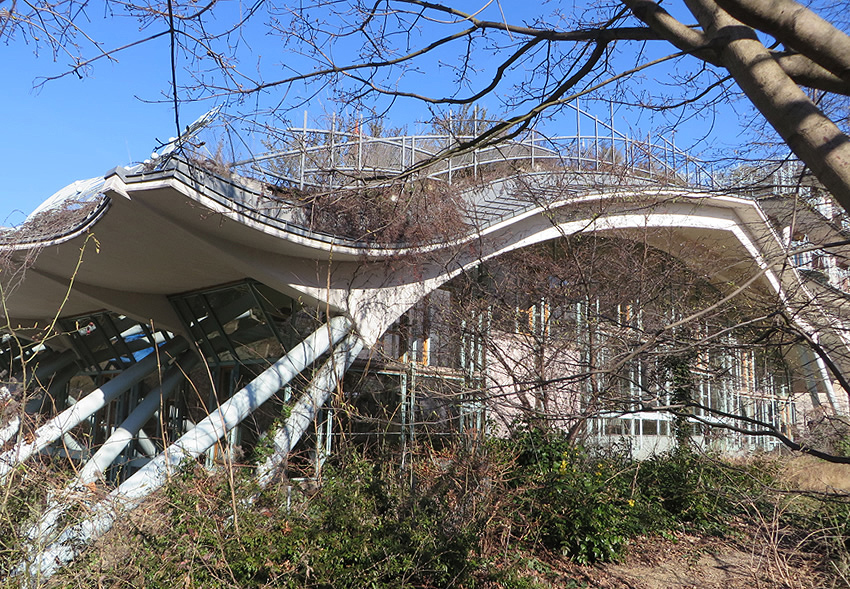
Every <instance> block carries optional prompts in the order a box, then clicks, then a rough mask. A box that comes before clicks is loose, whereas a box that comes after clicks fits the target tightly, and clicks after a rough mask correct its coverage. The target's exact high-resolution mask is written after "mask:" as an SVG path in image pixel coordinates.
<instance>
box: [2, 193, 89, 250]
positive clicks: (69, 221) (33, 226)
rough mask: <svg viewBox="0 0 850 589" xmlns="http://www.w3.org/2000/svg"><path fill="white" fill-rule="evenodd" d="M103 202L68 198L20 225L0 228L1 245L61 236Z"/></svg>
mask: <svg viewBox="0 0 850 589" xmlns="http://www.w3.org/2000/svg"><path fill="white" fill-rule="evenodd" d="M103 198H105V197H103ZM101 202H102V199H97V200H67V201H65V203H63V206H61V207H55V208H51V209H47V210H44V211H42V212H40V213H38V214H37V215H35V216H33V217H31V218H28V219H27V220H26V221H25V222H24V223H23V224H21V225H19V226H18V227H14V228H5V229H0V245H18V244H26V243H37V242H39V241H47V240H50V239H55V238H57V237H61V236H62V235H65V234H67V233H70V232H71V231H73V230H74V229H76V228H77V227H79V226H80V225H82V224H83V223H84V222H85V221H86V220H87V219H88V218H89V217H91V215H92V214H93V213H94V212H95V210H97V208H98V207H99V206H100V204H101Z"/></svg>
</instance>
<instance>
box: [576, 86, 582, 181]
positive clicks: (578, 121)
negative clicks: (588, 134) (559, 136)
mask: <svg viewBox="0 0 850 589" xmlns="http://www.w3.org/2000/svg"><path fill="white" fill-rule="evenodd" d="M575 108H576V145H577V146H578V147H577V150H576V151H577V152H578V168H579V169H581V106H580V103H579V100H578V98H576V106H575Z"/></svg>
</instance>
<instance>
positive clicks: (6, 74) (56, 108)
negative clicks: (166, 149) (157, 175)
mask: <svg viewBox="0 0 850 589" xmlns="http://www.w3.org/2000/svg"><path fill="white" fill-rule="evenodd" d="M167 51H168V47H167V45H166V44H165V43H157V42H153V43H151V44H149V45H147V46H145V47H144V48H140V49H139V50H135V51H132V50H131V51H127V52H125V53H123V54H122V55H121V56H120V57H119V59H120V63H118V64H110V63H102V64H100V65H99V66H98V67H97V68H95V69H94V70H93V71H92V72H91V75H90V76H88V77H85V78H84V79H82V80H80V79H79V78H77V77H71V76H68V77H65V78H62V79H60V80H55V81H51V82H48V83H47V84H45V85H44V86H43V87H42V88H41V89H40V90H36V89H34V88H33V85H34V83H36V82H37V78H39V77H41V76H45V75H51V74H52V73H53V72H57V71H61V70H62V69H63V68H62V66H64V65H65V64H66V63H67V61H59V62H56V63H54V62H53V61H52V59H51V56H50V55H49V54H42V55H40V56H39V57H36V56H35V55H34V54H33V46H32V45H26V44H23V43H20V42H12V43H10V44H7V45H5V46H2V47H0V52H2V55H3V59H2V60H0V77H2V79H3V80H4V83H3V92H0V108H2V111H3V112H4V113H5V115H6V116H5V124H4V125H3V126H2V132H0V133H2V141H0V224H3V225H14V224H17V223H20V222H21V221H23V219H24V217H25V216H26V214H28V213H29V212H31V211H32V210H33V209H34V208H35V207H36V206H37V205H38V204H39V203H41V202H42V201H43V200H44V199H46V198H47V197H49V196H50V195H51V194H53V193H54V192H56V191H57V190H59V189H60V188H62V187H63V186H65V185H66V184H69V183H71V182H73V181H74V180H77V179H81V178H89V177H94V176H98V175H102V174H103V173H104V172H106V171H107V170H109V169H111V168H113V167H115V166H117V165H123V164H127V163H129V162H131V161H134V160H142V159H145V158H146V157H148V155H149V154H150V150H151V149H152V148H153V146H154V145H155V144H156V142H155V139H156V138H157V137H161V138H164V139H167V138H168V136H169V135H173V134H174V123H173V115H172V111H171V109H170V106H169V105H167V104H145V103H143V102H141V101H140V100H139V99H138V98H136V97H137V96H138V97H140V98H146V99H157V98H158V96H157V95H158V91H159V89H160V88H163V87H167V86H166V83H167V79H168V78H167V75H168V74H167V72H166V71H165V70H164V69H163V68H162V67H159V66H160V65H161V64H162V63H167V62H166V61H165V60H164V58H167V55H168V53H167Z"/></svg>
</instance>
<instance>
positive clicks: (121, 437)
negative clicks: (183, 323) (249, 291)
mask: <svg viewBox="0 0 850 589" xmlns="http://www.w3.org/2000/svg"><path fill="white" fill-rule="evenodd" d="M197 363H198V356H197V355H196V354H195V353H194V352H191V351H188V352H185V353H184V354H183V355H182V356H181V357H180V358H179V359H178V360H177V362H175V364H174V365H173V366H172V367H171V368H169V369H168V372H167V373H166V374H165V376H164V377H163V380H162V384H161V385H160V386H158V387H156V388H155V389H153V390H152V391H151V392H150V393H148V394H147V396H145V399H144V400H143V401H142V402H141V403H139V404H138V405H137V406H136V408H135V409H133V411H132V412H131V413H130V415H128V416H127V419H125V420H124V421H123V422H122V423H121V425H119V426H118V427H117V428H116V429H115V431H114V432H113V434H112V435H111V436H109V438H107V440H106V441H105V442H104V443H103V445H102V446H101V447H100V449H99V450H98V451H97V452H95V454H94V455H93V456H92V457H91V458H90V459H89V461H88V462H86V464H85V466H83V468H82V469H81V470H80V471H79V472H78V473H77V476H76V477H74V479H73V480H72V481H71V482H70V483H68V484H67V485H66V486H65V489H64V490H63V491H61V492H60V493H59V494H58V495H57V496H56V497H55V498H54V499H53V500H51V501H50V502H49V504H48V507H47V509H46V510H45V511H44V513H43V514H42V516H41V517H40V518H39V520H38V521H37V522H36V523H35V524H34V525H33V526H32V527H30V529H29V530H28V531H27V533H26V535H27V536H28V537H29V539H30V544H31V545H32V546H33V548H36V549H37V548H38V547H39V546H42V545H43V544H44V542H45V540H47V539H48V537H49V536H50V535H51V534H52V533H53V529H54V528H55V526H56V522H57V520H58V519H59V518H60V517H61V516H62V514H64V513H65V512H66V511H67V509H68V507H70V505H69V503H71V502H72V501H74V498H75V495H76V494H77V493H78V492H84V489H82V488H83V487H84V486H85V485H88V484H90V483H93V482H95V481H97V480H98V478H100V477H101V476H102V475H103V473H104V472H105V471H106V469H107V468H108V467H109V465H110V464H112V462H113V461H114V460H115V459H116V458H117V457H118V455H119V454H120V453H121V452H122V451H123V450H124V448H126V447H127V444H129V443H130V442H131V441H132V440H133V437H134V436H135V435H136V433H137V432H138V431H139V430H140V429H141V428H142V426H143V425H144V424H145V423H147V422H148V421H149V420H150V419H151V417H153V414H154V413H155V412H156V411H157V409H159V408H160V407H161V404H162V401H164V400H165V399H167V398H168V397H169V396H170V395H171V393H173V392H174V390H175V389H176V388H177V386H178V385H179V384H180V383H181V382H183V381H184V380H185V373H186V372H187V371H189V370H191V369H192V368H193V367H194V366H195V364H197Z"/></svg>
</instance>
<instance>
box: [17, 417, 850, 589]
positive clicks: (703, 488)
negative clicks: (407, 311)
mask: <svg viewBox="0 0 850 589" xmlns="http://www.w3.org/2000/svg"><path fill="white" fill-rule="evenodd" d="M401 458H402V457H401V456H400V455H398V453H397V452H396V451H394V450H393V449H391V448H386V447H374V448H368V449H367V448H363V447H356V446H350V447H348V448H347V449H346V450H345V451H343V452H341V453H339V454H338V455H337V456H336V457H335V458H333V459H332V461H331V462H329V463H328V464H327V465H326V466H325V468H324V470H323V472H322V476H321V479H320V480H319V481H307V480H300V481H299V480H281V481H278V483H277V484H276V485H274V486H272V487H270V488H267V489H265V490H262V491H261V490H260V489H258V488H257V487H256V486H255V483H254V479H253V476H252V469H251V468H250V467H239V466H233V467H232V468H226V467H220V468H218V469H216V470H214V471H208V470H205V469H202V468H201V467H200V466H197V465H195V464H191V465H187V466H186V468H185V469H184V471H183V473H182V474H181V475H180V476H178V477H175V478H174V479H172V481H171V482H170V484H169V485H168V486H167V488H166V489H165V490H163V491H162V492H160V493H159V494H158V495H156V496H155V497H154V498H152V499H150V500H149V501H148V502H147V503H146V504H145V505H144V506H143V507H142V508H141V509H139V510H136V512H134V513H132V514H129V515H127V516H126V518H125V520H124V521H125V524H124V525H120V526H117V527H116V529H114V530H113V531H112V532H111V533H110V534H109V535H107V536H106V537H105V538H104V539H103V540H101V541H100V542H99V543H98V544H97V545H96V546H95V547H93V548H92V549H91V550H90V551H89V552H88V553H87V554H86V556H85V557H84V558H82V559H80V561H78V562H77V563H75V564H74V565H73V567H72V568H71V569H68V570H66V571H64V572H63V574H61V575H59V576H58V577H56V578H54V579H52V580H51V581H50V583H49V586H56V587H60V586H61V587H129V586H133V587H151V588H155V587H163V588H165V587H169V588H170V587H175V586H182V587H222V588H224V587H234V588H235V587H239V588H248V587H257V588H259V587H292V588H295V587H311V588H334V589H339V588H346V587H351V588H355V587H356V588H362V587H372V588H387V589H389V588H393V589H397V588H405V587H410V588H414V587H470V588H472V587H493V588H497V587H500V588H517V589H519V588H529V589H531V588H545V587H559V588H560V587H649V588H660V587H687V586H694V585H697V586H700V587H711V586H717V587H721V586H722V587H724V588H726V589H728V588H729V587H833V586H834V587H843V586H847V577H846V575H847V571H848V570H849V569H848V565H850V553H848V545H850V542H848V540H850V529H848V527H850V523H848V522H850V502H848V497H847V496H845V495H843V494H841V493H837V492H835V490H834V489H826V488H825V487H824V486H823V485H822V483H820V482H819V481H817V480H815V479H816V478H817V474H818V472H819V470H820V466H819V465H820V463H816V462H813V463H805V464H803V465H802V466H801V465H799V461H796V460H792V459H790V458H787V457H786V458H780V459H777V458H770V459H768V458H763V459H751V460H748V461H740V462H735V463H731V462H728V461H726V462H724V461H721V460H719V459H717V458H716V457H713V456H707V455H702V454H699V453H697V452H696V451H694V450H692V449H689V448H688V447H687V446H685V447H684V448H681V449H678V450H676V451H674V452H672V453H669V454H666V455H663V456H658V457H656V458H652V459H650V460H647V461H643V462H635V461H631V460H628V459H626V458H625V457H623V456H622V455H621V454H619V453H618V452H616V451H613V450H606V451H605V452H602V451H599V450H590V449H585V448H583V447H580V446H575V445H573V444H571V443H568V441H567V440H566V439H565V438H564V437H562V436H561V435H560V434H558V433H555V432H551V431H545V430H541V429H535V428H524V429H522V430H521V431H520V432H519V433H518V434H516V435H515V436H514V437H513V438H512V439H510V440H494V441H491V442H489V443H487V444H484V445H469V444H466V443H463V442H461V441H458V442H456V443H452V444H448V445H443V446H442V447H434V446H432V445H424V444H423V445H420V446H418V447H417V448H416V450H415V452H412V453H408V454H407V455H406V456H405V457H404V462H403V466H400V464H402V461H401ZM38 468H39V469H45V468H48V466H47V465H42V466H41V467H38ZM830 468H832V469H833V470H834V469H835V468H836V467H835V465H832V466H830ZM824 472H825V471H824ZM21 474H22V475H23V474H24V473H21ZM35 474H37V473H36V472H35V471H32V472H30V473H28V474H26V475H25V476H22V478H20V479H18V480H17V481H16V482H15V484H14V485H10V486H9V487H7V489H6V494H5V495H4V497H3V508H4V509H3V521H2V527H3V529H2V530H0V550H1V551H2V564H0V566H2V569H3V570H4V572H8V571H9V570H10V567H11V566H13V564H14V563H15V562H17V560H18V559H19V558H20V557H21V555H22V551H21V547H22V546H23V545H24V544H25V540H24V539H23V538H21V537H19V536H18V535H17V534H18V530H20V524H21V522H22V521H23V520H25V519H27V517H31V516H32V514H34V513H35V512H36V511H37V509H38V506H39V504H41V503H42V502H43V501H44V500H45V499H44V497H43V496H42V495H43V494H44V488H45V485H43V484H39V483H38V482H37V481H36V479H35V478H34V475H35ZM40 474H44V473H43V472H42V473H40ZM826 475H827V476H828V477H832V478H831V479H830V480H831V481H832V484H833V485H835V484H836V482H835V481H836V480H840V479H841V477H842V473H835V472H830V473H826ZM843 477H844V479H847V473H843ZM802 479H806V480H802ZM792 483H793V484H796V485H801V484H803V483H804V484H805V485H807V486H808V487H809V489H810V490H809V491H807V492H800V491H793V492H792V491H790V490H789V488H788V485H790V484H792ZM819 486H820V488H817V487H819ZM18 583H19V581H18V580H8V581H7V582H6V584H5V586H7V587H15V586H17V584H18Z"/></svg>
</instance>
